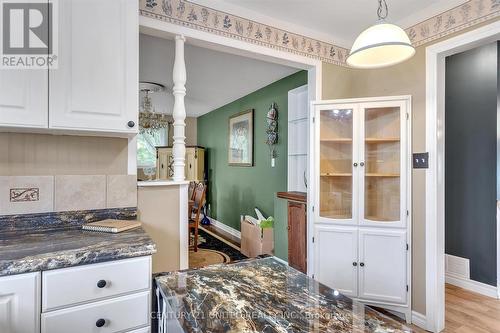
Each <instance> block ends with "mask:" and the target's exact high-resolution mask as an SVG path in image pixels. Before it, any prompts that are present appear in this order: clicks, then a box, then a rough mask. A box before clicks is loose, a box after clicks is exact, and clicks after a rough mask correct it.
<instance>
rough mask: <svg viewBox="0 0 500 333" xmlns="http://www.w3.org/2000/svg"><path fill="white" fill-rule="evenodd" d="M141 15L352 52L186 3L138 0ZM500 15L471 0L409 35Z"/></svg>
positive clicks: (334, 52) (295, 47) (317, 49)
mask: <svg viewBox="0 0 500 333" xmlns="http://www.w3.org/2000/svg"><path fill="white" fill-rule="evenodd" d="M139 12H140V14H141V15H142V16H146V17H151V18H154V19H157V20H161V21H165V22H169V23H174V24H177V25H181V26H184V27H188V28H192V29H196V30H201V31H206V32H209V33H213V34H216V35H220V36H224V37H228V38H233V39H236V40H242V41H245V42H248V43H252V44H256V45H261V46H266V47H269V48H272V49H276V50H280V51H285V52H290V53H293V54H298V55H301V56H306V57H309V58H313V59H318V60H321V61H324V62H328V63H332V64H336V65H340V66H347V65H346V63H345V59H346V58H347V55H348V54H349V50H348V49H346V48H343V47H340V46H337V45H334V44H331V43H327V42H323V41H320V40H316V39H313V38H310V37H307V36H302V35H299V34H295V33H292V32H289V31H286V30H283V29H279V28H276V27H272V26H270V25H266V24H263V23H259V22H256V21H252V20H249V19H246V18H243V17H240V16H236V15H232V14H229V13H225V12H222V11H218V10H215V9H212V8H209V7H204V6H201V5H198V4H195V3H192V2H190V1H186V0H139ZM499 16H500V0H469V1H467V2H465V3H464V4H462V5H460V6H458V7H455V8H452V9H450V10H448V11H446V12H443V13H441V14H439V15H436V16H434V17H432V18H430V19H428V20H425V21H423V22H421V23H418V24H416V25H414V26H412V27H410V28H408V29H406V32H407V33H408V36H409V37H410V39H411V41H412V43H413V45H414V46H415V47H417V46H421V45H423V44H426V43H429V42H431V41H433V40H436V39H439V38H442V37H444V36H447V35H450V34H453V33H455V32H458V31H461V30H463V29H466V28H468V27H471V26H474V25H476V24H479V23H482V22H485V21H487V20H490V19H492V18H495V17H499Z"/></svg>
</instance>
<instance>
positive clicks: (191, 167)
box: [156, 146, 205, 182]
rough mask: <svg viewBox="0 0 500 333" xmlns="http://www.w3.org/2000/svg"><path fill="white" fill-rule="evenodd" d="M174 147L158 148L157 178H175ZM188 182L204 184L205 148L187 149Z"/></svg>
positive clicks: (190, 147) (186, 172)
mask: <svg viewBox="0 0 500 333" xmlns="http://www.w3.org/2000/svg"><path fill="white" fill-rule="evenodd" d="M173 163H174V159H173V155H172V147H157V148H156V178H157V179H171V178H172V177H173V176H174V169H173ZM185 174H186V180H189V181H197V182H202V181H204V180H205V148H203V147H198V146H188V147H186V166H185Z"/></svg>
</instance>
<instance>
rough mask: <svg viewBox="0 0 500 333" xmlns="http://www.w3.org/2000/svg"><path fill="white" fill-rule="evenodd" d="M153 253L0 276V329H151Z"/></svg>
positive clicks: (10, 332) (36, 332)
mask: <svg viewBox="0 0 500 333" xmlns="http://www.w3.org/2000/svg"><path fill="white" fill-rule="evenodd" d="M151 280H152V278H151V256H144V257H138V258H131V259H124V260H116V261H110V262H105V263H99V264H92V265H83V266H77V267H70V268H63V269H56V270H51V271H44V272H36V273H27V274H20V275H13V276H5V277H0V333H40V332H41V333H59V332H61V333H67V332H71V333H80V332H81V333H91V332H99V333H101V332H103V333H114V332H128V333H149V332H150V323H151V319H150V318H151V316H150V313H151Z"/></svg>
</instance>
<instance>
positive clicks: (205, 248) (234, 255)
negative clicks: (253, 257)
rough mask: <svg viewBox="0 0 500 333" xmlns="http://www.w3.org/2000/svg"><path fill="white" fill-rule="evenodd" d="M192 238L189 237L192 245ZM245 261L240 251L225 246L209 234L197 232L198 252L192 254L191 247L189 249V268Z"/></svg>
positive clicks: (201, 231)
mask: <svg viewBox="0 0 500 333" xmlns="http://www.w3.org/2000/svg"><path fill="white" fill-rule="evenodd" d="M193 242H194V237H193V235H191V242H190V244H191V245H192V244H193ZM242 259H247V257H245V256H244V255H243V254H241V252H240V251H238V250H237V249H235V248H234V247H232V246H230V245H228V244H226V243H225V242H223V241H222V240H220V239H217V238H216V237H214V236H212V235H210V234H209V233H207V232H205V231H203V230H201V229H199V230H198V252H194V248H193V246H190V247H189V268H199V267H203V266H208V265H213V264H221V263H229V262H233V261H237V260H242Z"/></svg>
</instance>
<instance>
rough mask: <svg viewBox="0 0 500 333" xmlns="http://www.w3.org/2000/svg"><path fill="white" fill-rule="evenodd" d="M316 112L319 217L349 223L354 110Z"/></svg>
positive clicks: (344, 108)
mask: <svg viewBox="0 0 500 333" xmlns="http://www.w3.org/2000/svg"><path fill="white" fill-rule="evenodd" d="M317 111H318V113H317V119H318V118H319V119H318V120H319V124H317V129H318V130H319V147H318V155H319V161H317V163H319V184H318V185H319V198H318V201H319V217H320V219H328V220H341V221H339V222H342V221H344V222H352V220H353V211H354V210H353V186H354V184H353V180H354V177H353V149H354V147H355V144H354V142H353V141H354V128H355V120H354V114H355V110H354V108H353V107H352V105H346V106H339V105H336V106H333V107H324V106H323V108H322V109H319V110H317Z"/></svg>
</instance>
